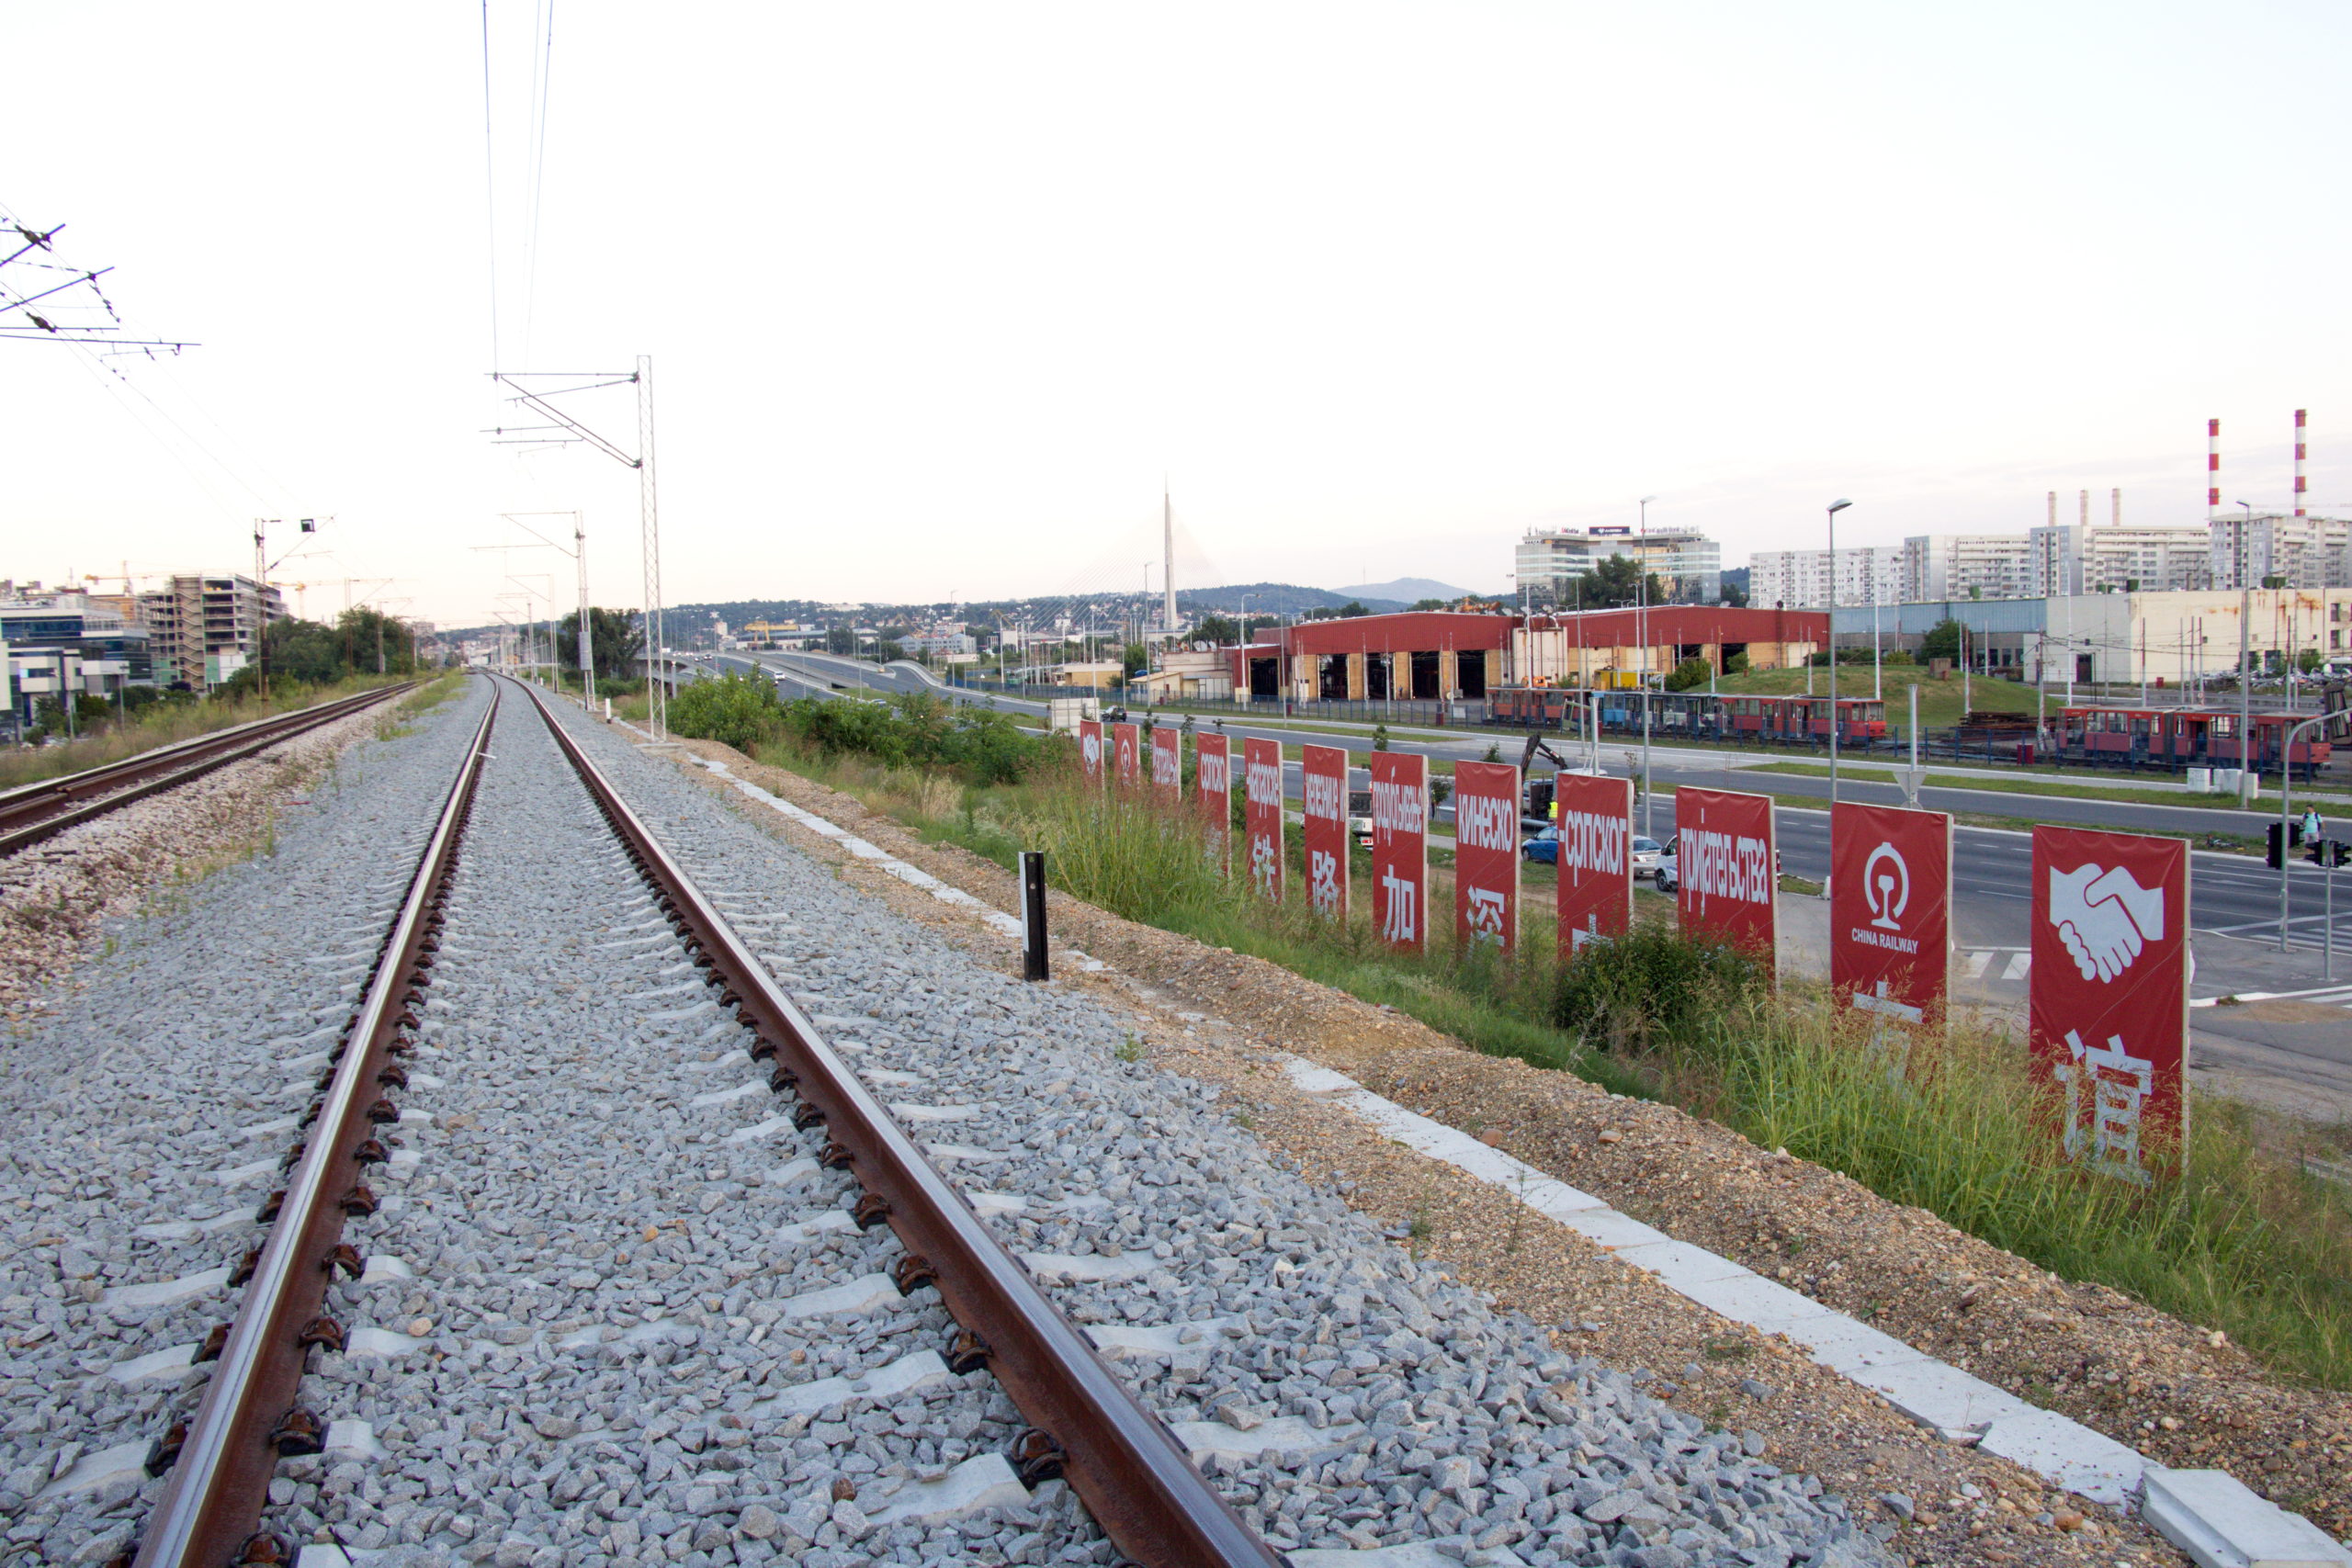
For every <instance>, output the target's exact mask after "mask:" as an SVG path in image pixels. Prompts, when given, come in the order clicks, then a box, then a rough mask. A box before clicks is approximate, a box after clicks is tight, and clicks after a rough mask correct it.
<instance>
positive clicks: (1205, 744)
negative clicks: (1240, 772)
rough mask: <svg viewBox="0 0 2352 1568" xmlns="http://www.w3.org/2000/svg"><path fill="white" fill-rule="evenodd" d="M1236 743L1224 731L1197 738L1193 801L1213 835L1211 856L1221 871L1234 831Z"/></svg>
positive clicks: (1207, 829) (1210, 848)
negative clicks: (1234, 755) (1233, 747)
mask: <svg viewBox="0 0 2352 1568" xmlns="http://www.w3.org/2000/svg"><path fill="white" fill-rule="evenodd" d="M1232 745H1233V743H1232V742H1231V741H1230V740H1227V739H1226V738H1225V737H1224V736H1222V735H1204V736H1202V737H1201V738H1200V739H1198V740H1196V741H1194V742H1193V764H1194V769H1193V804H1194V806H1195V807H1198V808H1199V810H1200V813H1201V825H1202V827H1203V828H1204V829H1206V831H1207V833H1208V836H1209V858H1210V859H1212V860H1213V861H1215V862H1216V865H1217V868H1218V869H1219V870H1220V871H1221V870H1223V869H1224V868H1225V863H1226V840H1227V839H1229V838H1231V837H1232V835H1233V752H1232Z"/></svg>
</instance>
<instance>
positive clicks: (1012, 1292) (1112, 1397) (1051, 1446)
mask: <svg viewBox="0 0 2352 1568" xmlns="http://www.w3.org/2000/svg"><path fill="white" fill-rule="evenodd" d="M531 700H532V701H533V703H534V704H535V705H537V708H538V711H539V717H540V718H541V719H543V720H545V721H546V724H547V727H548V733H550V734H551V735H553V736H554V738H555V742H556V745H557V746H558V747H559V748H560V749H561V750H562V751H563V753H564V755H565V756H566V757H567V758H569V759H570V760H571V765H572V768H573V770H574V771H575V772H577V773H579V775H580V778H581V781H582V783H583V784H585V785H586V786H587V788H588V792H589V795H591V796H592V797H593V798H594V801H595V803H596V806H597V807H598V809H599V810H600V811H601V812H602V813H603V814H604V817H605V820H606V821H607V822H608V823H610V824H611V825H612V828H613V830H614V831H615V832H616V834H618V835H619V837H620V838H621V840H622V841H623V843H624V844H625V845H626V846H627V847H628V851H629V855H630V858H631V860H632V861H634V862H635V863H636V864H637V866H638V869H639V873H640V874H642V875H643V876H644V877H645V879H646V880H647V882H648V883H649V884H650V886H651V887H652V889H653V892H654V895H655V898H656V902H657V903H658V904H659V906H660V907H661V908H662V912H663V913H664V914H665V915H667V916H668V917H669V918H670V919H671V921H672V923H673V925H674V926H675V927H676V928H677V930H678V931H679V932H680V934H681V935H682V936H683V937H684V940H685V942H686V943H687V946H688V949H689V951H690V952H691V953H693V954H694V956H695V958H696V961H697V962H698V963H699V964H702V965H703V966H704V967H706V968H707V969H709V970H711V971H713V972H715V974H716V976H717V977H718V980H719V982H720V983H721V984H722V986H723V987H724V990H723V993H722V995H721V996H720V998H719V1001H720V1005H721V1006H722V1007H729V1006H731V1007H733V1008H735V1009H736V1010H737V1016H738V1017H739V1018H740V1019H741V1021H742V1022H744V1023H745V1024H747V1025H749V1026H751V1027H752V1029H754V1030H756V1031H757V1032H758V1033H759V1036H760V1039H759V1042H758V1043H757V1044H756V1045H755V1046H754V1048H753V1052H752V1054H753V1055H755V1056H770V1055H772V1056H773V1057H774V1058H775V1077H774V1079H773V1080H772V1085H771V1087H773V1088H774V1089H776V1090H778V1091H779V1092H782V1091H785V1090H787V1089H788V1090H790V1091H791V1092H792V1093H794V1094H796V1095H797V1096H798V1097H799V1100H800V1101H801V1106H802V1109H801V1111H800V1112H799V1115H798V1117H797V1120H798V1121H799V1122H800V1124H801V1125H803V1126H808V1125H811V1124H813V1122H815V1121H819V1120H821V1121H822V1122H823V1123H824V1127H825V1131H826V1134H827V1136H828V1137H829V1138H830V1140H831V1141H830V1142H829V1143H828V1144H827V1145H826V1146H825V1149H824V1152H823V1153H822V1154H821V1155H820V1156H819V1158H820V1163H822V1164H824V1165H826V1166H828V1167H831V1168H835V1169H846V1170H848V1171H849V1172H850V1173H851V1174H852V1175H853V1176H854V1177H855V1178H856V1179H858V1181H859V1182H860V1183H861V1184H862V1185H863V1186H864V1187H865V1193H866V1195H865V1198H864V1199H862V1200H861V1201H859V1203H858V1205H857V1207H856V1209H855V1211H854V1217H855V1218H856V1220H857V1222H858V1224H860V1225H861V1226H865V1227H871V1226H872V1225H875V1224H885V1223H887V1224H888V1225H889V1226H890V1228H891V1229H892V1230H893V1231H895V1232H896V1233H898V1236H899V1240H900V1241H901V1242H902V1243H904V1244H905V1246H906V1249H907V1250H906V1256H905V1257H904V1258H901V1259H900V1260H899V1267H898V1272H897V1281H898V1284H899V1288H900V1289H901V1290H905V1291H910V1292H911V1291H913V1290H915V1289H917V1288H919V1287H921V1286H922V1285H932V1286H934V1287H936V1288H937V1290H938V1291H939V1293H940V1296H941V1298H942V1299H943V1300H944V1302H945V1303H946V1306H947V1309H948V1311H949V1312H950V1313H951V1314H953V1315H954V1316H955V1318H956V1323H957V1324H958V1325H960V1326H961V1327H962V1328H963V1330H964V1331H965V1332H964V1334H963V1336H962V1337H960V1338H959V1339H958V1340H957V1342H956V1345H955V1347H954V1348H953V1349H952V1352H951V1354H950V1356H949V1358H948V1360H949V1365H950V1366H951V1367H952V1368H953V1369H954V1370H956V1371H959V1372H967V1371H978V1370H979V1369H980V1368H982V1367H986V1368H987V1370H988V1371H989V1372H990V1373H992V1374H993V1375H994V1376H995V1378H996V1380H997V1382H999V1383H1001V1384H1002V1385H1003V1387H1004V1390H1005V1392H1006V1393H1008V1394H1009V1395H1011V1397H1012V1402H1013V1404H1014V1405H1015V1406H1016V1407H1017V1408H1018V1409H1019V1410H1020V1411H1021V1413H1022V1416H1023V1418H1024V1419H1025V1420H1027V1421H1028V1422H1029V1423H1030V1431H1029V1432H1028V1433H1026V1434H1024V1435H1023V1438H1022V1440H1021V1442H1020V1443H1019V1444H1018V1445H1017V1451H1016V1453H1015V1454H1014V1456H1013V1458H1014V1462H1015V1464H1016V1466H1017V1467H1018V1469H1019V1470H1020V1472H1021V1473H1022V1479H1023V1481H1024V1482H1025V1483H1029V1484H1033V1485H1034V1484H1036V1483H1039V1482H1042V1481H1044V1480H1046V1479H1048V1478H1050V1477H1052V1476H1055V1475H1060V1476H1062V1477H1063V1478H1064V1479H1066V1480H1068V1481H1069V1483H1070V1485H1071V1487H1072V1488H1073V1489H1074V1490H1075V1491H1076V1492H1077V1493H1078V1495H1079V1496H1080V1499H1082V1500H1083V1501H1084V1502H1085V1504H1086V1506H1087V1508H1088V1509H1089V1510H1090V1511H1091V1513H1092V1514H1093V1516H1094V1519H1095V1522H1096V1523H1097V1524H1099V1525H1101V1526H1102V1528H1103V1533H1104V1534H1105V1535H1107V1536H1109V1537H1110V1538H1111V1540H1112V1542H1113V1544H1114V1545H1115V1546H1117V1548H1118V1549H1119V1550H1120V1551H1122V1552H1124V1553H1125V1555H1126V1556H1127V1557H1128V1558H1130V1559H1131V1560H1133V1561H1134V1562H1136V1563H1138V1564H1141V1565H1143V1568H1210V1565H1221V1568H1243V1565H1245V1564H1246V1565H1248V1568H1282V1565H1283V1562H1284V1560H1283V1557H1282V1556H1280V1555H1279V1554H1278V1553H1276V1552H1275V1551H1274V1550H1273V1549H1272V1547H1270V1546H1268V1545H1267V1544H1266V1543H1265V1542H1264V1541H1263V1540H1260V1539H1259V1538H1258V1537H1257V1536H1256V1535H1255V1534H1253V1533H1252V1532H1251V1531H1250V1528H1249V1527H1248V1526H1247V1525H1245V1524H1244V1523H1242V1521H1241V1518H1240V1517H1239V1516H1238V1515H1237V1514H1236V1513H1235V1512H1234V1511H1233V1508H1232V1506H1230V1505H1229V1504H1227V1502H1226V1501H1225V1499H1224V1498H1223V1497H1221V1496H1219V1495H1217V1493H1216V1490H1215V1489H1214V1488H1212V1487H1211V1486H1210V1485H1209V1483H1208V1482H1207V1480H1206V1479H1205V1478H1204V1476H1203V1475H1202V1474H1201V1472H1199V1471H1197V1470H1195V1469H1194V1468H1193V1463H1192V1461H1191V1459H1190V1457H1189V1456H1187V1454H1186V1453H1185V1451H1184V1450H1183V1448H1182V1445H1180V1444H1179V1443H1178V1442H1177V1441H1176V1437H1175V1434H1174V1433H1172V1432H1170V1430H1169V1429H1168V1427H1167V1426H1166V1425H1165V1424H1164V1423H1163V1422H1161V1421H1160V1419H1159V1417H1158V1416H1154V1415H1152V1414H1151V1413H1150V1412H1149V1411H1148V1410H1146V1409H1145V1408H1144V1407H1143V1405H1142V1404H1141V1403H1140V1402H1138V1401H1137V1400H1136V1396H1135V1394H1134V1393H1131V1392H1130V1391H1129V1390H1128V1388H1127V1386H1126V1384H1125V1382H1122V1381H1120V1379H1119V1377H1118V1375H1117V1374H1116V1373H1115V1372H1114V1371H1112V1370H1111V1369H1110V1367H1109V1366H1108V1365H1107V1364H1106V1363H1105V1362H1104V1361H1103V1358H1102V1356H1101V1355H1100V1354H1099V1353H1098V1352H1097V1350H1096V1349H1095V1348H1094V1345H1093V1343H1092V1341H1091V1340H1089V1339H1088V1338H1087V1337H1085V1335H1084V1334H1082V1333H1081V1332H1080V1330H1079V1328H1078V1326H1077V1325H1075V1324H1073V1323H1071V1322H1070V1320H1069V1318H1068V1317H1066V1316H1064V1315H1063V1314H1062V1312H1061V1310H1060V1309H1059V1308H1058V1307H1057V1306H1055V1305H1054V1303H1053V1302H1052V1301H1051V1300H1050V1299H1049V1298H1048V1297H1047V1296H1046V1293H1045V1292H1044V1291H1043V1290H1042V1289H1040V1288H1039V1286H1038V1284H1037V1282H1036V1280H1034V1279H1032V1278H1031V1277H1030V1274H1029V1271H1028V1270H1027V1269H1025V1268H1023V1266H1022V1264H1021V1263H1020V1261H1019V1260H1018V1259H1017V1258H1014V1257H1013V1255H1012V1253H1011V1252H1009V1251H1008V1250H1006V1248H1005V1246H1004V1244H1003V1243H1002V1242H1001V1241H1000V1240H999V1239H998V1238H997V1236H996V1235H995V1233H994V1232H992V1231H990V1230H989V1228H988V1226H987V1225H986V1224H983V1223H982V1222H981V1220H980V1218H979V1216H978V1214H976V1213H973V1212H972V1209H971V1206H970V1205H969V1204H968V1203H967V1201H965V1199H964V1196H963V1194H962V1193H960V1192H958V1191H957V1190H956V1189H955V1188H953V1187H951V1186H950V1185H948V1183H947V1181H946V1179H944V1178H943V1177H942V1176H941V1175H940V1174H939V1172H938V1171H937V1170H936V1169H935V1168H933V1166H932V1164H931V1162H930V1161H929V1160H928V1159H926V1158H925V1157H924V1156H923V1154H922V1150H921V1149H919V1148H918V1147H917V1146H916V1145H915V1143H914V1141H913V1140H912V1139H910V1137H908V1136H907V1134H906V1133H905V1132H904V1131H903V1130H902V1129H901V1128H900V1127H899V1124H898V1122H896V1121H895V1120H893V1119H892V1117H891V1116H890V1114H889V1112H888V1111H886V1110H885V1109H884V1108H883V1106H882V1103H881V1102H880V1101H879V1100H876V1098H875V1097H874V1095H873V1093H872V1092H871V1091H870V1090H868V1089H866V1087H865V1084H864V1083H863V1082H861V1081H860V1080H859V1079H858V1077H857V1076H856V1074H855V1073H854V1072H852V1071H851V1070H850V1068H849V1067H848V1066H846V1065H845V1064H844V1063H843V1062H842V1058H841V1057H840V1056H839V1055H837V1054H836V1053H835V1052H834V1050H833V1048H832V1047H831V1045H830V1044H828V1043H826V1041H825V1039H824V1037H823V1035H822V1034H821V1033H820V1032H819V1031H818V1029H817V1027H816V1025H815V1024H814V1023H812V1022H811V1021H809V1018H808V1017H807V1016H806V1015H805V1014H803V1013H802V1012H801V1010H800V1009H799V1008H798V1006H797V1005H796V1004H795V1003H794V1002H793V1000H792V998H789V997H787V996H786V995H785V993H784V991H783V990H782V989H781V988H780V987H778V986H777V985H776V983H775V979H774V978H773V977H772V976H770V975H769V974H768V971H767V966H766V965H765V964H762V963H761V962H760V961H759V959H758V957H757V956H756V955H755V954H754V953H752V949H751V948H750V947H749V946H747V945H746V944H745V943H744V942H743V941H742V939H741V938H740V937H738V936H737V935H736V934H735V931H734V928H733V927H732V926H730V925H729V923H728V921H727V920H726V919H725V918H724V917H723V916H721V915H720V913H719V912H718V907H717V906H716V905H714V904H713V903H711V902H710V900H709V899H708V898H707V897H704V895H703V893H702V891H701V889H700V888H699V887H697V886H695V881H694V879H693V878H692V877H690V876H688V875H687V874H686V873H685V871H684V869H683V868H682V867H680V866H679V864H678V863H677V862H676V861H675V860H674V859H673V858H672V857H671V855H670V852H668V851H667V850H666V849H664V848H663V847H662V843H661V840H658V839H657V838H655V837H654V835H653V832H652V830H651V829H649V828H648V827H647V826H646V825H645V823H644V822H643V821H642V820H641V819H640V818H639V817H638V815H637V813H636V812H634V811H632V810H631V809H630V808H629V806H628V802H627V801H625V800H623V799H622V798H621V796H620V794H619V792H618V791H616V789H614V787H613V785H612V784H611V783H610V782H609V781H607V780H606V779H605V776H604V774H603V773H601V772H600V771H598V769H597V767H596V765H595V764H594V762H592V761H589V760H588V756H587V754H586V752H585V751H583V750H582V749H581V747H580V746H579V744H578V743H577V742H576V741H574V740H573V739H572V738H571V735H570V734H569V733H568V732H566V730H565V729H564V728H563V726H562V725H561V724H560V723H559V722H558V721H557V719H556V716H555V715H554V713H553V712H552V711H551V710H550V709H549V708H548V704H547V702H546V700H545V699H544V698H542V697H541V696H540V695H539V694H537V692H532V693H531Z"/></svg>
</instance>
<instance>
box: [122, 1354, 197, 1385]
mask: <svg viewBox="0 0 2352 1568" xmlns="http://www.w3.org/2000/svg"><path fill="white" fill-rule="evenodd" d="M196 1351H197V1348H196V1347H195V1346H193V1345H175V1346H173V1347H172V1348H170V1349H168V1350H157V1351H153V1352H152V1353H151V1354H148V1355H145V1356H140V1357H137V1358H134V1359H131V1360H128V1361H117V1362H116V1363H115V1364H114V1365H113V1366H111V1367H108V1368H107V1376H108V1377H110V1378H112V1379H114V1381H115V1382H119V1383H134V1382H146V1381H147V1380H148V1379H149V1378H169V1377H177V1376H178V1375H179V1374H180V1373H182V1372H184V1371H187V1370H188V1369H189V1368H190V1367H192V1366H194V1365H196Z"/></svg>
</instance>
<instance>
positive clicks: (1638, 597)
mask: <svg viewBox="0 0 2352 1568" xmlns="http://www.w3.org/2000/svg"><path fill="white" fill-rule="evenodd" d="M1656 500H1657V497H1656V496H1654V495H1645V496H1644V497H1642V499H1641V500H1640V501H1639V502H1635V503H1634V504H1636V505H1637V506H1639V507H1640V508H1641V509H1642V510H1641V518H1642V522H1641V540H1640V543H1639V545H1638V546H1637V548H1638V550H1639V551H1640V553H1639V554H1638V555H1636V556H1634V636H1635V637H1639V638H1640V639H1641V643H1642V666H1641V671H1640V673H1639V674H1638V676H1637V677H1636V679H1638V680H1639V681H1640V682H1641V683H1642V837H1644V838H1645V839H1648V840H1650V841H1651V842H1653V843H1655V842H1657V834H1655V833H1653V832H1651V831H1650V822H1651V818H1652V817H1653V815H1654V814H1655V812H1656V810H1657V807H1656V804H1655V803H1654V802H1653V801H1652V800H1651V798H1650V615H1649V606H1650V567H1649V561H1650V502H1653V501H1656Z"/></svg>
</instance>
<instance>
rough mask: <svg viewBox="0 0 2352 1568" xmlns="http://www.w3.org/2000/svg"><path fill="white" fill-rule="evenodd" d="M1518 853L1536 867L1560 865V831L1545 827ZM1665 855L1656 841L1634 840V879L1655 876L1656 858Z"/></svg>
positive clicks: (1520, 847) (1526, 841) (1637, 835)
mask: <svg viewBox="0 0 2352 1568" xmlns="http://www.w3.org/2000/svg"><path fill="white" fill-rule="evenodd" d="M1519 852H1520V853H1521V855H1522V856H1524V857H1525V858H1527V859H1528V860H1530V861H1532V862H1533V863H1536V864H1538V865H1557V864H1559V863H1560V830H1559V829H1557V828H1555V827H1551V826H1549V825H1546V826H1545V827H1544V829H1542V830H1541V831H1539V832H1537V833H1536V834H1535V835H1534V836H1532V838H1529V839H1527V840H1524V841H1523V842H1522V843H1521V845H1520V846H1519ZM1663 853H1665V851H1664V850H1663V849H1661V848H1660V846H1659V844H1658V841H1657V840H1656V839H1645V838H1643V837H1641V836H1640V835H1639V834H1636V835H1634V876H1635V877H1637V878H1638V877H1644V876H1655V875H1656V874H1657V864H1658V857H1659V856H1660V855H1661V854H1663Z"/></svg>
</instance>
